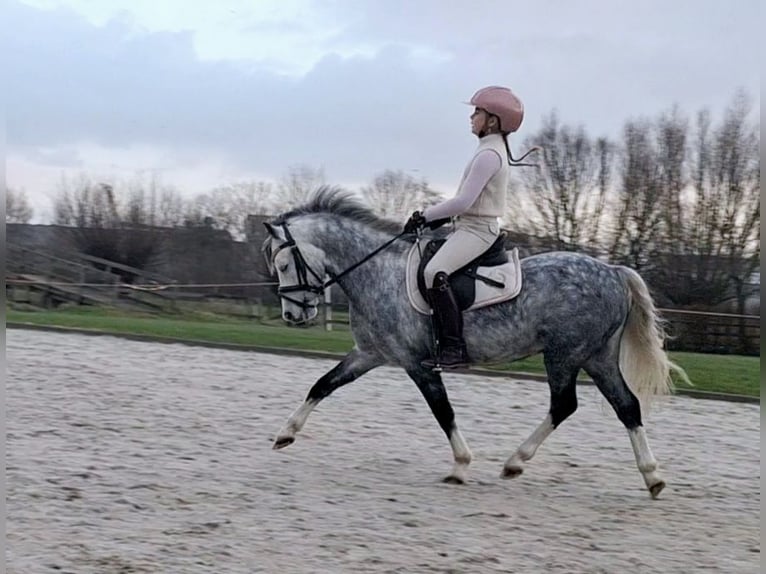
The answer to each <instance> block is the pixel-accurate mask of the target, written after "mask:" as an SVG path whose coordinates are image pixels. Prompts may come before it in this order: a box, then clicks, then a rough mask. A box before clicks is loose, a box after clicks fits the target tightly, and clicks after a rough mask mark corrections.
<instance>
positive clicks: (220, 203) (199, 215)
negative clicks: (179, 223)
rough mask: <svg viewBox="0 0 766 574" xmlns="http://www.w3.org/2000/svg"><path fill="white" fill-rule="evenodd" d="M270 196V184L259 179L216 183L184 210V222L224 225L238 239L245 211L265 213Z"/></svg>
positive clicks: (243, 231) (246, 212)
mask: <svg viewBox="0 0 766 574" xmlns="http://www.w3.org/2000/svg"><path fill="white" fill-rule="evenodd" d="M272 196H273V188H272V186H271V184H269V183H266V182H260V181H253V182H239V183H234V184H231V185H227V186H222V187H217V188H215V189H213V190H212V191H211V192H210V193H207V194H203V195H200V196H197V198H196V199H195V200H194V201H193V202H192V204H191V206H190V208H189V209H188V210H187V212H186V224H187V225H189V226H198V225H203V226H208V225H209V226H212V227H214V228H216V229H225V230H226V231H228V232H229V233H231V235H232V236H234V237H237V238H240V239H241V238H243V237H245V231H246V227H247V217H248V215H263V214H265V213H267V212H268V211H269V210H270V209H271V205H272Z"/></svg>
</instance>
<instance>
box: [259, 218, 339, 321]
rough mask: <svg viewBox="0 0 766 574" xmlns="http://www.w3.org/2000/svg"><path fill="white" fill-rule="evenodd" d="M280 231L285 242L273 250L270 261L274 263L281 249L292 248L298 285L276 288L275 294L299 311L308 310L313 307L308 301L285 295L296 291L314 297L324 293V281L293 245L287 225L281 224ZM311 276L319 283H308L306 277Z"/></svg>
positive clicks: (294, 244)
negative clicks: (312, 294)
mask: <svg viewBox="0 0 766 574" xmlns="http://www.w3.org/2000/svg"><path fill="white" fill-rule="evenodd" d="M282 229H284V232H285V239H286V241H285V242H284V243H282V244H280V245H279V247H277V248H276V249H275V250H274V253H272V254H271V261H272V262H273V261H274V258H275V257H276V256H277V253H279V252H280V251H282V250H283V249H287V248H292V249H291V252H292V255H293V263H295V272H296V274H297V276H298V283H296V284H295V285H287V286H285V287H282V286H281V285H280V286H279V287H278V288H277V294H278V295H279V296H280V297H281V298H282V299H286V300H287V301H290V302H291V303H294V304H296V305H298V306H299V307H300V308H301V309H310V308H311V307H314V306H315V305H312V304H310V303H309V302H308V299H306V297H305V296H304V298H303V300H298V299H295V298H294V297H292V296H290V295H287V293H295V292H296V291H303V292H309V293H314V294H315V295H321V294H322V293H324V290H325V287H326V285H325V281H324V279H322V277H320V276H319V274H318V273H317V272H316V271H314V270H313V269H312V268H311V266H310V265H309V264H308V262H307V261H306V258H305V257H304V256H303V253H301V250H300V249H298V245H297V244H296V243H295V239H293V236H292V234H291V233H290V229H289V227H288V226H287V223H282ZM309 274H311V276H312V277H314V279H316V280H317V281H318V282H319V283H318V284H316V285H315V284H312V283H310V282H309V278H308V275H309Z"/></svg>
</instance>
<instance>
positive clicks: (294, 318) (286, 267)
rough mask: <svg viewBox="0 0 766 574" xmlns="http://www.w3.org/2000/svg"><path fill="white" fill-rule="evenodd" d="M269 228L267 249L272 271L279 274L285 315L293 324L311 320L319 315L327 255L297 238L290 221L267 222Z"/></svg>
mask: <svg viewBox="0 0 766 574" xmlns="http://www.w3.org/2000/svg"><path fill="white" fill-rule="evenodd" d="M264 225H265V226H266V229H267V230H268V232H269V235H268V237H267V238H266V241H264V243H263V253H264V255H265V257H266V262H267V264H268V267H269V272H270V273H271V274H272V275H273V274H274V272H276V274H277V278H278V280H279V288H278V290H277V292H278V293H279V297H280V299H281V301H282V319H284V320H285V321H286V322H288V323H290V324H293V325H302V324H305V323H308V322H309V321H311V320H312V319H314V318H315V317H316V316H317V306H318V305H319V297H320V295H322V293H323V292H324V286H323V283H324V276H325V255H324V252H323V251H322V250H321V249H319V248H318V247H316V246H314V245H312V244H311V243H308V242H305V241H301V242H300V244H299V243H298V242H297V241H296V240H295V238H294V237H293V235H292V233H291V232H290V227H289V225H288V223H287V222H283V223H279V224H274V223H269V222H264Z"/></svg>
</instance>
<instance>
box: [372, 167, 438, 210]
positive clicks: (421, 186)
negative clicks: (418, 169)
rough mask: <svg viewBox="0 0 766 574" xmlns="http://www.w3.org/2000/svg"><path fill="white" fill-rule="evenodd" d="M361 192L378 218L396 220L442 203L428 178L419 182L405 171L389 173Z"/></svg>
mask: <svg viewBox="0 0 766 574" xmlns="http://www.w3.org/2000/svg"><path fill="white" fill-rule="evenodd" d="M360 193H361V195H362V197H364V199H365V200H366V201H367V203H369V205H370V207H371V208H372V209H373V210H374V211H375V212H376V213H377V214H378V215H380V216H381V217H387V218H390V219H396V220H399V219H403V218H404V217H406V216H408V215H410V214H411V213H412V212H413V211H415V210H418V209H422V208H423V207H427V206H429V205H433V204H435V203H438V202H439V201H440V200H441V196H440V195H439V193H438V192H437V191H435V190H433V189H431V188H430V187H429V185H428V182H427V181H426V180H425V179H420V180H418V179H415V178H414V177H413V176H412V175H410V174H407V173H405V172H404V171H402V170H398V171H395V170H390V169H387V170H385V171H384V172H382V173H380V174H379V175H377V176H375V178H374V179H373V182H372V185H368V186H364V187H362V188H361V189H360Z"/></svg>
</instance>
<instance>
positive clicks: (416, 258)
mask: <svg viewBox="0 0 766 574" xmlns="http://www.w3.org/2000/svg"><path fill="white" fill-rule="evenodd" d="M446 241H447V240H446V239H431V240H423V239H419V240H418V242H416V243H415V244H414V245H413V246H412V247H411V248H410V252H409V255H408V257H407V272H406V283H407V285H406V287H407V296H408V297H409V300H410V304H411V305H412V307H413V308H414V309H415V310H416V311H418V312H419V313H423V314H424V315H430V313H431V306H430V305H429V304H428V296H427V288H426V282H425V279H424V277H423V270H424V269H425V267H426V265H427V264H428V262H429V261H430V260H431V258H432V257H433V256H434V255H435V254H436V252H437V251H438V250H439V249H440V248H441V247H442V245H444V243H445V242H446ZM504 243H505V234H504V233H501V234H500V236H498V238H497V239H496V240H495V242H494V243H493V244H492V245H491V246H490V248H489V249H488V250H487V251H485V252H484V253H482V254H481V255H479V256H478V257H477V258H476V259H474V260H472V261H470V262H469V263H468V264H467V265H465V266H464V267H461V268H460V269H458V270H457V271H455V272H454V273H453V274H452V275H450V277H449V283H450V287H451V288H452V291H453V292H454V294H455V298H456V299H457V302H458V307H459V308H460V310H461V311H471V310H473V309H479V308H481V307H487V306H489V305H494V304H495V303H501V302H502V301H507V300H509V299H512V298H514V297H516V295H518V294H519V291H520V290H521V264H520V262H519V250H518V248H515V247H514V248H513V249H511V250H510V251H506V249H505V246H504ZM421 253H422V256H421Z"/></svg>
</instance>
